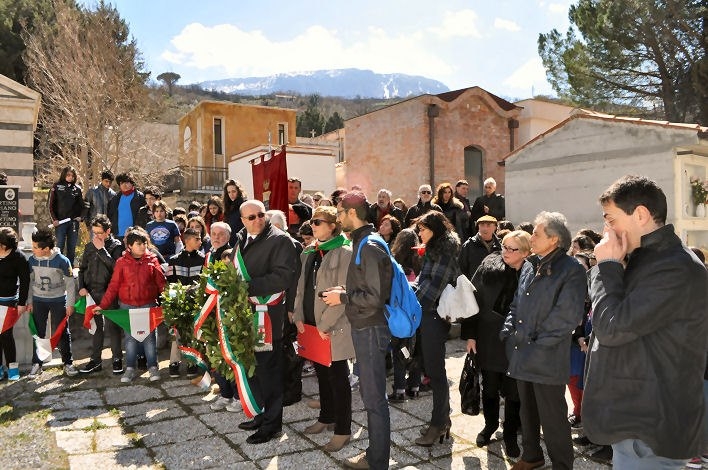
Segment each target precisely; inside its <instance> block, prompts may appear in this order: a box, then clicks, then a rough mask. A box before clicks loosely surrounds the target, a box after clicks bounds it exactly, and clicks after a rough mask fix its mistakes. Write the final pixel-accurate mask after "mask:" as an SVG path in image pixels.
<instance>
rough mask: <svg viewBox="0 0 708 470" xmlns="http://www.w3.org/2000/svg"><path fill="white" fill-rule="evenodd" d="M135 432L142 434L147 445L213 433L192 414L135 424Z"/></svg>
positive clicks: (190, 438) (167, 442) (179, 440)
mask: <svg viewBox="0 0 708 470" xmlns="http://www.w3.org/2000/svg"><path fill="white" fill-rule="evenodd" d="M135 432H137V433H138V434H140V435H141V436H142V442H143V443H144V444H145V445H146V446H147V447H152V446H157V445H162V444H172V443H178V442H184V441H190V440H193V439H196V438H198V437H202V436H211V435H212V434H213V433H212V431H211V430H210V429H209V428H207V427H206V426H205V425H204V424H203V423H202V422H200V421H199V420H198V419H197V418H196V417H194V416H188V417H186V418H177V419H170V420H167V421H157V422H154V423H150V424H147V425H141V426H135Z"/></svg>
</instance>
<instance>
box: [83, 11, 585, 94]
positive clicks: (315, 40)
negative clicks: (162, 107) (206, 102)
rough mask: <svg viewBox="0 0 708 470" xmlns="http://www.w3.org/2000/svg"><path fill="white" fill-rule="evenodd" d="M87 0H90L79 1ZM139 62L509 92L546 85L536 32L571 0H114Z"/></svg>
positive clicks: (561, 22)
mask: <svg viewBox="0 0 708 470" xmlns="http://www.w3.org/2000/svg"><path fill="white" fill-rule="evenodd" d="M82 3H84V4H89V5H90V4H92V1H91V0H83V1H82ZM111 3H112V4H113V5H115V6H116V7H117V9H118V11H119V12H120V14H121V16H122V17H123V18H124V19H125V20H126V21H127V22H128V24H129V25H130V30H131V33H132V35H133V36H134V37H135V39H136V40H137V43H138V47H139V48H140V50H141V51H142V53H143V56H144V59H145V62H146V66H147V69H148V70H150V71H151V72H152V77H153V78H154V77H156V76H157V75H159V74H160V73H162V72H167V71H171V72H176V73H178V74H180V75H181V76H182V78H181V80H180V82H179V83H180V84H188V83H195V82H199V81H203V80H215V79H221V78H233V77H247V76H264V75H272V74H275V73H287V72H297V71H308V70H318V69H337V68H349V67H355V68H361V69H370V70H373V71H374V72H379V73H406V74H411V75H422V76H425V77H428V78H433V79H436V80H439V81H441V82H443V83H444V84H445V85H447V86H448V87H449V88H450V89H452V90H454V89H458V88H465V87H469V86H475V85H477V86H481V87H482V88H485V89H486V90H488V91H490V92H492V93H495V94H497V95H501V96H504V97H507V98H519V99H523V98H528V97H530V96H531V93H532V89H533V91H534V92H535V93H536V94H538V93H543V94H553V91H552V89H551V87H550V85H549V84H548V82H547V81H546V78H545V71H544V70H543V67H542V65H541V60H540V58H539V56H538V51H537V38H538V35H539V33H546V32H548V31H550V30H551V29H553V28H557V29H559V30H560V31H563V32H564V31H565V30H566V29H567V28H568V24H569V23H568V7H569V5H570V3H572V2H571V0H497V1H488V0H484V1H482V0H479V1H478V0H467V1H464V0H433V1H430V0H427V1H424V0H406V1H400V0H379V1H374V0H347V1H341V0H326V1H322V0H316V1H315V0H299V1H297V2H290V1H275V0H260V1H249V0H239V1H212V0H202V1H201V2H194V1H190V2H186V1H182V0H171V1H167V0H148V1H145V0H112V1H111Z"/></svg>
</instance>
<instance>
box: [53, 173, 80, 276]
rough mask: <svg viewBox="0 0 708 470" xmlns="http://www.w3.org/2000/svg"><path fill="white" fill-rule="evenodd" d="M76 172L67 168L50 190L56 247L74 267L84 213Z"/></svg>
mask: <svg viewBox="0 0 708 470" xmlns="http://www.w3.org/2000/svg"><path fill="white" fill-rule="evenodd" d="M76 180H77V175H76V170H75V169H74V168H73V167H71V166H66V167H64V168H63V169H62V170H61V175H60V176H59V180H58V181H57V182H56V183H54V185H53V186H52V189H51V190H49V200H48V205H49V215H50V216H51V218H52V225H53V226H54V229H55V231H56V242H57V243H56V246H57V247H59V250H61V252H62V254H64V255H65V256H66V257H67V258H69V262H70V263H71V265H72V266H73V265H74V256H75V253H76V244H77V243H78V241H79V222H81V214H82V213H83V211H84V199H83V196H82V194H81V186H79V185H78V184H77V182H76Z"/></svg>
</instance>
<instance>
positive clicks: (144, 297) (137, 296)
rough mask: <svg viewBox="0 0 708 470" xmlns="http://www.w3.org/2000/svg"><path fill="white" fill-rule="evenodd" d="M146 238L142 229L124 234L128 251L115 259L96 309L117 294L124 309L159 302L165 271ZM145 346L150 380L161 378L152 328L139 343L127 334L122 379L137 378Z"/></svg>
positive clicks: (102, 306)
mask: <svg viewBox="0 0 708 470" xmlns="http://www.w3.org/2000/svg"><path fill="white" fill-rule="evenodd" d="M147 241H148V240H147V237H146V236H145V234H144V233H143V232H141V231H139V230H128V232H127V233H126V235H125V242H126V246H127V248H128V249H127V250H126V251H125V253H124V254H123V256H122V257H121V258H119V259H118V261H116V265H115V268H114V269H113V276H112V277H111V282H110V283H109V284H108V289H106V293H105V294H104V296H103V299H101V305H100V306H99V308H97V309H96V310H97V311H98V310H102V309H106V308H109V307H110V305H111V304H112V303H113V301H114V300H115V298H116V296H117V297H118V305H119V307H120V308H121V309H131V308H147V307H154V306H156V305H157V300H158V298H159V297H160V294H161V293H162V291H163V289H164V288H165V282H166V281H165V273H164V272H163V271H162V267H161V266H160V262H159V261H158V259H157V257H156V256H155V255H154V254H152V253H151V252H150V250H148V249H147ZM141 345H142V347H143V348H144V349H145V357H146V359H147V365H148V372H149V374H150V381H153V382H154V381H156V380H160V375H159V373H158V369H157V347H156V340H155V332H154V331H152V332H150V334H149V335H148V336H147V338H145V339H144V340H143V342H142V343H139V342H138V341H137V340H136V339H135V338H133V337H132V336H130V335H126V338H125V353H126V365H127V367H126V369H125V374H123V377H122V378H121V379H120V381H121V382H124V383H129V382H132V381H133V379H134V378H135V375H136V374H135V362H136V358H137V354H138V349H139V348H140V346H141Z"/></svg>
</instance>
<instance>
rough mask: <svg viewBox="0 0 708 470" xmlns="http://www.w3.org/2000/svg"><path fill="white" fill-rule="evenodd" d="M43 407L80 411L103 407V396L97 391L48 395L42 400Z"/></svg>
mask: <svg viewBox="0 0 708 470" xmlns="http://www.w3.org/2000/svg"><path fill="white" fill-rule="evenodd" d="M41 403H42V406H46V407H49V408H51V409H53V410H66V409H80V408H89V407H95V406H100V407H103V406H104V404H103V400H102V399H101V395H100V394H99V393H98V392H97V391H96V390H77V391H72V392H63V393H59V394H56V395H47V396H45V397H44V398H42V402H41Z"/></svg>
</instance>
